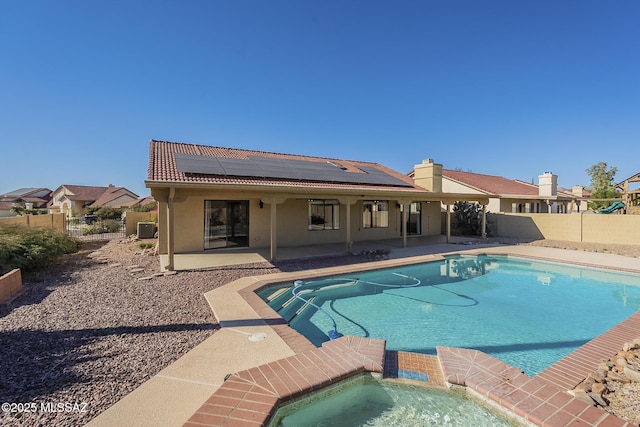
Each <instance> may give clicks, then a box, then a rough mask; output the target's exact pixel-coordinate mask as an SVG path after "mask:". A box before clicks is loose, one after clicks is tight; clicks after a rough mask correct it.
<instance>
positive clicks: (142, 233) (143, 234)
mask: <svg viewBox="0 0 640 427" xmlns="http://www.w3.org/2000/svg"><path fill="white" fill-rule="evenodd" d="M155 234H156V225H155V224H154V223H153V222H139V223H138V239H153V237H154V236H155Z"/></svg>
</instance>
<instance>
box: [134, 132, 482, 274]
mask: <svg viewBox="0 0 640 427" xmlns="http://www.w3.org/2000/svg"><path fill="white" fill-rule="evenodd" d="M441 168H442V166H441V165H437V164H434V163H433V162H430V161H425V162H424V163H423V164H422V165H417V166H416V168H415V170H414V171H415V173H414V179H411V178H410V177H408V176H407V175H405V174H402V173H399V172H396V171H394V170H392V169H389V168H387V167H385V166H382V165H380V164H378V163H370V162H362V161H353V160H342V159H332V158H322V157H310V156H300V155H293V154H278V153H269V152H262V151H251V150H242V149H234V148H224V147H211V146H202V145H193V144H184V143H175V142H165V141H155V140H151V142H150V148H149V168H148V173H149V174H148V179H147V180H146V181H145V184H146V186H147V187H148V188H150V189H151V194H152V196H153V197H154V198H155V200H157V201H158V204H159V206H158V227H159V229H158V234H159V252H160V253H161V254H166V255H168V257H167V259H168V264H167V265H165V266H163V268H166V269H169V270H171V269H173V264H174V258H173V256H174V254H179V253H189V252H195V251H202V250H209V249H217V248H230V247H256V248H259V247H263V248H270V251H271V259H275V258H276V252H277V247H278V246H301V245H312V244H325V243H341V242H344V243H345V245H346V247H347V248H349V247H350V245H351V243H352V242H356V241H365V240H379V239H391V238H398V239H403V243H404V244H405V245H406V238H407V236H411V235H417V236H429V235H439V234H440V233H441V226H440V224H441V220H440V218H441V213H440V203H441V202H445V201H447V200H449V198H452V197H455V195H445V194H443V193H442V192H441V190H440V187H441V186H440V183H441V182H440V181H441V179H442V178H441V172H440V171H441ZM479 199H480V200H482V201H484V202H485V203H486V202H488V200H486V198H484V197H480V198H479ZM450 203H453V200H451V201H450ZM403 224H404V225H403Z"/></svg>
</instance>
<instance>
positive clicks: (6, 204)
mask: <svg viewBox="0 0 640 427" xmlns="http://www.w3.org/2000/svg"><path fill="white" fill-rule="evenodd" d="M50 200H51V190H49V189H48V188H19V189H17V190H14V191H11V192H9V193H6V194H1V195H0V217H4V216H15V215H16V213H15V212H12V211H11V209H12V208H14V207H15V206H22V207H23V208H25V209H46V208H47V203H48V202H49V201H50Z"/></svg>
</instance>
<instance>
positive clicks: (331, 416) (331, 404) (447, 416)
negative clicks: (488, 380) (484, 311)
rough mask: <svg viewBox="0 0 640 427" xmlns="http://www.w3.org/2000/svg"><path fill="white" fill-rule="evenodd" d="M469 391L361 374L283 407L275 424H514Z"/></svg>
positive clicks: (407, 426)
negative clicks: (467, 394) (468, 393)
mask: <svg viewBox="0 0 640 427" xmlns="http://www.w3.org/2000/svg"><path fill="white" fill-rule="evenodd" d="M465 394H466V393H465V391H463V390H460V391H452V390H448V389H444V388H436V387H426V386H414V385H411V384H407V383H401V382H398V381H393V380H380V379H377V378H374V377H373V376H371V375H358V376H356V377H354V378H351V379H348V380H346V381H343V382H341V383H339V384H337V385H334V386H331V387H328V388H326V389H323V390H320V391H318V392H315V393H313V394H311V395H307V396H305V397H303V398H301V399H298V400H296V401H294V402H289V403H287V404H286V405H284V406H282V407H280V408H279V409H278V410H277V412H276V414H275V415H274V417H273V419H272V421H271V423H270V424H269V426H270V427H290V426H295V427H301V426H318V427H321V426H332V427H333V426H350V427H351V426H374V427H375V426H384V427H389V426H402V427H410V426H488V427H489V426H491V427H494V426H497V427H500V426H513V425H514V424H512V423H510V422H509V421H507V420H506V419H504V418H503V417H501V416H500V415H498V414H496V413H494V412H492V411H491V410H489V409H487V408H486V407H484V406H482V405H481V404H480V403H478V402H476V401H474V400H471V399H469V398H468V397H466V395H465ZM515 425H517V424H515Z"/></svg>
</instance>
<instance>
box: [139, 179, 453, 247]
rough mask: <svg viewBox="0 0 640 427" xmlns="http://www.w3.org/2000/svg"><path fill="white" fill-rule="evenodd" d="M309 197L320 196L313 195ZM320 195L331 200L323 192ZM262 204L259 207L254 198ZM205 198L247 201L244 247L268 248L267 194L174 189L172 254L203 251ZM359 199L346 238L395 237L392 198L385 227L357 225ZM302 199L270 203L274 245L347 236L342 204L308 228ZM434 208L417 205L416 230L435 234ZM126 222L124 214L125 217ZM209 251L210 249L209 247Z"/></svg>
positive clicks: (162, 205) (162, 220) (158, 194)
mask: <svg viewBox="0 0 640 427" xmlns="http://www.w3.org/2000/svg"><path fill="white" fill-rule="evenodd" d="M153 196H154V198H155V199H156V200H157V201H158V234H159V236H160V239H159V251H160V253H167V251H168V247H167V239H166V236H167V231H168V219H167V205H168V199H167V197H168V192H167V191H162V190H160V191H158V190H155V191H153ZM314 198H315V199H321V198H322V197H318V196H314ZM325 198H326V199H335V198H336V197H335V196H333V197H332V196H330V195H327V196H326V197H325ZM261 199H263V201H265V203H264V204H263V208H262V209H261V208H260V207H259V204H260V200H261ZM206 200H248V201H249V246H250V247H254V248H265V247H269V246H270V243H271V238H270V236H271V231H270V228H271V206H270V204H269V203H267V202H266V201H267V200H269V198H268V197H267V196H265V195H261V194H258V193H255V192H250V191H246V192H229V191H217V192H211V191H206V190H186V189H177V190H176V193H175V196H174V200H173V213H174V251H175V253H188V252H199V251H203V250H204V230H205V228H204V214H205V212H204V210H205V201H206ZM362 211H363V201H362V200H359V201H357V202H356V203H354V204H352V205H351V212H350V213H351V215H350V216H351V219H350V225H351V240H352V241H354V242H357V241H364V240H378V239H392V238H398V239H400V238H401V237H402V236H401V228H400V226H401V218H402V216H401V211H400V208H399V207H398V206H397V205H396V201H394V200H389V226H388V227H385V228H363V227H362ZM308 212H309V207H308V199H307V198H305V197H304V196H302V195H300V196H297V197H295V196H292V197H290V198H287V199H286V200H284V201H283V202H282V203H279V204H277V205H276V218H277V221H276V226H277V230H276V233H277V245H278V246H301V245H313V244H324V243H341V242H345V243H346V240H347V207H346V205H344V204H340V207H339V221H340V223H339V225H340V228H339V229H338V230H320V231H318V230H309V229H308ZM439 218H440V207H439V204H438V203H434V202H432V203H423V204H422V224H421V225H422V234H421V235H423V236H425V235H438V234H440V232H441V230H440V222H439ZM127 222H129V221H128V219H127ZM212 250H213V251H215V249H212Z"/></svg>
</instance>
